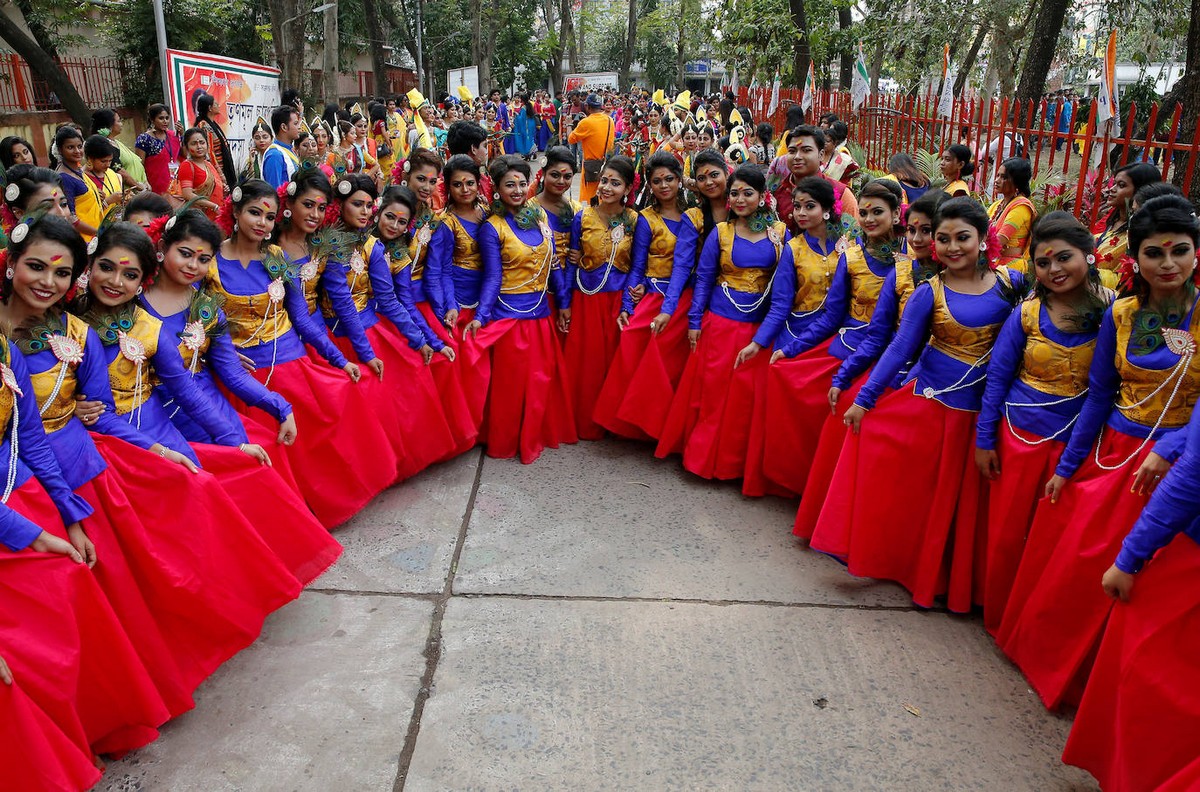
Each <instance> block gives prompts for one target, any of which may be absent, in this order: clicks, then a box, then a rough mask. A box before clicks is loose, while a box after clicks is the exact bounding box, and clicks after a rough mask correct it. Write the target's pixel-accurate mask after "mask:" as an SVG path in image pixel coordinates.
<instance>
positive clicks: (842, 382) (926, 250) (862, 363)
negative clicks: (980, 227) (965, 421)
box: [792, 190, 946, 539]
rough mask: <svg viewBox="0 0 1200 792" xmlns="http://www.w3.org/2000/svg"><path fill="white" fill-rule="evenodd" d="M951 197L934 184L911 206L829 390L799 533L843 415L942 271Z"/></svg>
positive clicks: (816, 511)
mask: <svg viewBox="0 0 1200 792" xmlns="http://www.w3.org/2000/svg"><path fill="white" fill-rule="evenodd" d="M945 199H946V194H945V193H944V192H942V191H940V190H931V191H929V192H927V193H925V194H924V195H922V196H921V197H920V198H918V199H917V200H916V201H915V202H914V203H913V204H912V205H911V206H909V207H908V211H907V212H906V213H905V216H904V229H905V232H904V250H902V251H901V252H900V253H897V254H896V266H895V267H894V268H893V269H892V271H891V272H889V273H888V275H887V278H886V279H885V280H884V283H883V288H882V289H880V291H879V299H878V300H876V302H875V310H874V311H872V312H871V321H870V323H868V325H867V331H866V337H864V338H863V339H862V341H861V342H860V343H859V344H858V346H857V347H856V348H855V350H854V351H853V352H851V353H850V356H849V357H848V358H846V359H845V360H843V361H842V364H841V365H840V366H839V367H838V370H837V373H836V374H834V375H833V387H831V388H830V389H829V393H828V395H827V398H828V400H829V409H830V413H829V415H827V416H825V421H824V423H823V424H822V425H821V435H820V439H819V440H818V441H817V449H816V452H815V453H814V455H813V459H812V464H811V466H810V468H809V471H808V476H807V478H806V479H805V482H804V493H803V494H802V495H801V496H800V508H799V509H798V510H797V511H796V520H795V522H794V523H793V525H792V533H794V534H795V535H796V536H800V537H803V538H804V539H811V538H812V532H813V528H814V527H815V526H816V524H817V518H818V517H819V516H820V515H821V507H822V506H823V505H824V504H825V493H827V492H828V491H829V483H830V482H831V481H833V475H834V471H835V470H836V468H837V462H838V457H840V456H841V453H842V444H843V443H844V442H845V440H846V431H847V430H846V424H845V422H844V421H843V420H842V416H843V415H844V414H845V412H846V410H848V409H850V405H851V404H853V403H854V398H855V397H856V396H858V391H859V389H860V388H861V387H862V386H863V385H864V384H865V383H866V381H867V371H869V370H870V368H871V367H872V366H874V365H875V363H876V362H877V361H878V360H879V356H880V355H882V354H883V352H884V350H885V349H887V346H888V344H890V343H891V341H892V338H893V337H894V336H895V335H896V329H897V328H898V327H899V326H900V318H901V317H902V316H903V315H904V307H905V306H906V305H908V298H909V297H911V296H912V293H913V291H914V290H915V289H916V288H917V286H918V284H921V283H923V282H925V281H927V280H929V279H930V278H931V277H933V275H934V274H935V273H936V271H937V265H936V264H935V263H934V261H933V218H934V214H935V213H936V212H937V208H938V206H940V205H941V203H942V201H944V200H945ZM908 369H909V366H905V367H904V368H903V369H902V370H901V371H902V373H901V374H900V375H899V377H898V379H897V380H895V381H894V382H893V383H892V387H893V388H894V387H896V386H898V385H899V384H900V383H901V382H902V381H903V378H904V377H905V376H907V374H908Z"/></svg>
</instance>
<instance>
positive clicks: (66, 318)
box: [6, 313, 88, 434]
mask: <svg viewBox="0 0 1200 792" xmlns="http://www.w3.org/2000/svg"><path fill="white" fill-rule="evenodd" d="M62 324H63V331H64V332H63V334H64V335H65V336H66V337H67V338H70V339H71V340H73V341H75V343H77V344H79V348H80V349H81V350H82V349H83V348H84V347H85V346H87V334H88V324H87V322H85V321H83V320H82V319H80V318H79V317H78V316H72V315H71V314H68V313H65V314H63V315H62ZM64 366H65V367H66V369H67V372H66V374H65V375H64V376H63V382H62V387H60V388H59V389H58V393H57V394H56V395H55V396H54V401H53V402H51V403H50V404H49V405H47V404H46V402H48V401H50V396H51V394H53V393H54V385H55V383H57V382H58V375H59V372H61V371H62V369H63V367H64ZM78 368H79V364H78V363H64V362H63V361H61V360H56V361H55V363H54V365H53V366H51V367H50V368H48V369H46V370H45V371H43V372H40V373H38V374H34V373H33V372H30V375H29V378H30V379H31V380H32V381H33V393H34V396H36V397H37V403H38V409H40V410H41V411H42V426H44V427H45V429H46V434H53V433H54V432H57V431H58V430H59V429H62V428H63V427H64V426H66V425H67V423H68V422H69V421H70V420H71V417H72V416H73V415H75V391H76V390H77V387H76V384H75V383H76V374H75V371H76V369H78ZM6 393H7V391H6Z"/></svg>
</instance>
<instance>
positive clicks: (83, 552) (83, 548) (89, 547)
mask: <svg viewBox="0 0 1200 792" xmlns="http://www.w3.org/2000/svg"><path fill="white" fill-rule="evenodd" d="M67 539H69V540H70V542H71V546H72V547H74V548H75V549H76V550H77V551H78V552H79V555H80V557H82V558H83V563H85V564H87V565H88V568H89V569H91V568H92V567H94V566H96V546H95V545H94V544H92V540H91V539H88V535H87V534H86V533H84V531H83V523H77V522H75V523H71V524H70V525H68V526H67Z"/></svg>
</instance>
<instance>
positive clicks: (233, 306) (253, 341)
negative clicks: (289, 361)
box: [204, 258, 292, 347]
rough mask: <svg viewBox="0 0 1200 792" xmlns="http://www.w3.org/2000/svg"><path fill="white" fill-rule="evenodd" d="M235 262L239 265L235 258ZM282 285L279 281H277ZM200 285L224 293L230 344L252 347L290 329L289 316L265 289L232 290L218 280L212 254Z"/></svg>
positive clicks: (281, 303) (216, 266) (265, 342)
mask: <svg viewBox="0 0 1200 792" xmlns="http://www.w3.org/2000/svg"><path fill="white" fill-rule="evenodd" d="M234 265H235V266H241V265H240V264H238V263H237V262H236V261H235V262H234ZM280 285H282V284H280ZM204 287H205V288H207V289H211V290H212V291H214V292H216V293H218V294H222V295H224V296H225V318H226V320H227V321H228V323H229V336H230V338H232V339H233V343H234V346H239V347H253V346H258V345H260V344H269V343H270V342H272V341H274V340H275V339H277V338H279V337H280V336H283V335H285V334H287V332H288V331H290V330H291V329H292V320H291V318H290V317H289V316H288V313H287V310H286V309H285V308H284V306H283V297H282V295H279V300H278V302H275V301H273V300H272V299H271V295H270V293H269V292H265V291H264V292H262V293H260V294H233V293H232V292H230V291H229V290H228V289H226V288H225V287H224V286H223V285H222V284H221V269H220V266H219V265H218V264H217V260H216V259H215V258H214V259H213V261H212V263H211V264H209V266H208V276H207V277H206V278H205V282H204Z"/></svg>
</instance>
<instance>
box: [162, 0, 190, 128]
mask: <svg viewBox="0 0 1200 792" xmlns="http://www.w3.org/2000/svg"><path fill="white" fill-rule="evenodd" d="M154 33H155V36H156V37H157V38H158V70H159V71H160V72H161V73H162V89H163V104H165V105H168V106H169V105H170V104H171V76H170V75H169V74H167V22H166V19H165V18H164V17H163V4H162V0H154ZM184 112H186V108H185V111H184ZM175 120H176V121H177V122H179V123H181V124H184V125H186V124H187V119H185V118H176V119H175Z"/></svg>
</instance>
